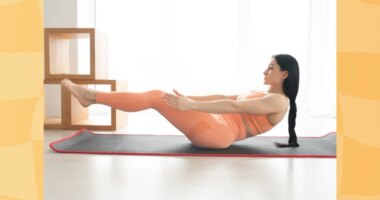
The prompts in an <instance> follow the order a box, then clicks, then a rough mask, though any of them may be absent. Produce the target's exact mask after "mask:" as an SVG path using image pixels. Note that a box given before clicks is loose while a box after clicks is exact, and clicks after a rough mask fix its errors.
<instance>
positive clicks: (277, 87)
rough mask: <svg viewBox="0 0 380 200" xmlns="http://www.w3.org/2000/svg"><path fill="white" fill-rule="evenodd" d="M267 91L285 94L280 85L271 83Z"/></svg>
mask: <svg viewBox="0 0 380 200" xmlns="http://www.w3.org/2000/svg"><path fill="white" fill-rule="evenodd" d="M268 93H277V94H282V95H285V93H284V90H283V89H282V85H271V86H270V87H269V89H268Z"/></svg>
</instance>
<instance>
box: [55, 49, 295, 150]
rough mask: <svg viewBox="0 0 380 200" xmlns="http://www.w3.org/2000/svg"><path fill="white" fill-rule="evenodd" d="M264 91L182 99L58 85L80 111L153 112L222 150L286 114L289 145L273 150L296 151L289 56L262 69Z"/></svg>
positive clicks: (197, 143) (292, 68) (189, 135)
mask: <svg viewBox="0 0 380 200" xmlns="http://www.w3.org/2000/svg"><path fill="white" fill-rule="evenodd" d="M264 84H265V85H269V86H270V87H269V89H268V91H267V92H261V91H252V92H250V93H249V94H243V95H231V96H226V95H210V96H185V95H183V94H181V93H179V92H178V91H176V90H174V89H173V92H174V94H169V93H165V92H163V91H160V90H151V91H147V92H142V93H135V92H101V91H96V90H93V89H89V88H86V87H82V86H80V85H77V84H75V83H73V82H71V81H70V80H69V79H64V80H62V85H63V86H64V87H65V88H67V90H68V91H69V92H70V93H71V94H72V95H74V96H75V97H76V98H77V99H78V100H79V102H80V103H81V104H82V106H84V107H88V106H90V105H92V104H104V105H107V106H111V107H113V108H116V109H119V110H123V111H126V112H136V111H141V110H146V109H149V108H153V109H154V110H156V111H157V112H159V113H160V114H161V115H162V116H164V117H165V118H166V119H167V120H168V121H169V122H170V123H171V124H173V125H174V126H175V127H176V128H177V129H178V130H180V131H181V132H182V133H183V134H185V136H186V137H187V138H188V139H189V140H190V141H191V143H192V144H193V145H195V146H197V147H201V148H213V149H224V148H227V147H229V146H230V145H231V144H232V143H234V142H235V141H239V140H243V139H245V138H249V137H252V136H256V135H259V134H263V133H265V132H267V131H269V130H270V129H272V128H273V127H274V126H275V125H276V124H278V123H279V122H280V121H281V120H282V119H283V118H284V116H285V114H286V112H287V110H288V105H289V104H290V110H289V116H288V119H289V121H288V125H289V128H288V131H289V136H290V137H289V141H288V143H287V144H283V143H275V144H276V146H277V147H298V146H299V145H298V143H297V136H296V132H295V130H294V128H295V125H296V114H297V106H296V101H295V100H296V97H297V93H298V85H299V67H298V62H297V60H296V59H295V58H294V57H292V56H291V55H287V54H278V55H274V56H273V57H272V58H271V61H270V63H269V66H268V68H267V69H266V70H265V71H264Z"/></svg>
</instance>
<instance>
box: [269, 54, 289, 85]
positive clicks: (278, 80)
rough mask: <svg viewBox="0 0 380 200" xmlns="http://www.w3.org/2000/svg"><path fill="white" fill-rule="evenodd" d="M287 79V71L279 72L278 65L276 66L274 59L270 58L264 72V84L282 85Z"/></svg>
mask: <svg viewBox="0 0 380 200" xmlns="http://www.w3.org/2000/svg"><path fill="white" fill-rule="evenodd" d="M287 77H288V71H281V68H280V65H278V63H277V61H276V59H274V58H272V59H271V61H270V63H269V65H268V68H267V69H266V70H265V71H264V84H265V85H276V84H282V82H283V81H284V80H285V79H286V78H287Z"/></svg>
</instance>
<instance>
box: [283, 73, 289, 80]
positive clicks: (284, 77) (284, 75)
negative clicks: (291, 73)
mask: <svg viewBox="0 0 380 200" xmlns="http://www.w3.org/2000/svg"><path fill="white" fill-rule="evenodd" d="M286 78H288V71H283V72H282V79H286Z"/></svg>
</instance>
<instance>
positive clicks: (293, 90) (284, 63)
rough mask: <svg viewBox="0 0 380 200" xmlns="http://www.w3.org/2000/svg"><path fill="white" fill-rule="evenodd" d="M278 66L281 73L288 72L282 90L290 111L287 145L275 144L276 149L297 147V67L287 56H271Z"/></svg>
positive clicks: (294, 60) (295, 62)
mask: <svg viewBox="0 0 380 200" xmlns="http://www.w3.org/2000/svg"><path fill="white" fill-rule="evenodd" d="M273 58H274V59H276V61H277V63H278V64H279V65H280V68H281V71H288V77H287V78H286V79H285V80H284V83H283V89H284V93H285V95H286V96H287V97H288V98H289V100H290V102H289V103H290V110H289V115H288V132H289V141H288V144H283V143H275V145H276V146H277V147H299V146H300V145H299V144H298V143H297V134H296V131H295V127H296V118H297V104H296V98H297V94H298V86H299V67H298V62H297V60H296V59H295V58H294V57H293V56H291V55H288V54H278V55H275V56H273Z"/></svg>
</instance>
